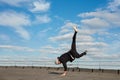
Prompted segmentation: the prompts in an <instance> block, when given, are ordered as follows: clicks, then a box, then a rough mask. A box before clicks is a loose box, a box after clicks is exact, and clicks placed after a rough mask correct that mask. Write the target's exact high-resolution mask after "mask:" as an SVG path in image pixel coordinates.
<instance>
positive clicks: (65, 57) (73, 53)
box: [55, 26, 87, 76]
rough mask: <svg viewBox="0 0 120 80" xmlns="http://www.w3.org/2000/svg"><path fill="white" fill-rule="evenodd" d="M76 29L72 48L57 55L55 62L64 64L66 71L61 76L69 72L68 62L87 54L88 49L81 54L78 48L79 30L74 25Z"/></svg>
mask: <svg viewBox="0 0 120 80" xmlns="http://www.w3.org/2000/svg"><path fill="white" fill-rule="evenodd" d="M73 29H74V31H75V32H74V35H73V40H72V45H71V49H70V50H69V51H68V52H66V53H64V54H62V55H61V56H60V57H57V59H56V61H55V64H61V63H62V64H63V67H64V73H63V74H62V75H61V76H65V75H66V74H67V62H68V61H70V62H73V61H74V60H75V58H80V57H82V56H83V55H86V53H87V51H85V52H83V53H81V54H79V53H78V52H77V50H76V34H77V32H78V30H77V27H76V26H73Z"/></svg>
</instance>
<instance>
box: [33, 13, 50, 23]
mask: <svg viewBox="0 0 120 80" xmlns="http://www.w3.org/2000/svg"><path fill="white" fill-rule="evenodd" d="M50 21H51V18H50V17H48V16H47V15H41V16H36V19H35V21H34V22H33V23H34V24H42V23H49V22H50Z"/></svg>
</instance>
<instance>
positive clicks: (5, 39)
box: [0, 34, 10, 41]
mask: <svg viewBox="0 0 120 80" xmlns="http://www.w3.org/2000/svg"><path fill="white" fill-rule="evenodd" d="M0 40H4V41H10V37H9V36H8V35H6V34H0Z"/></svg>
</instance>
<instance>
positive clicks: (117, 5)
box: [107, 0, 120, 11]
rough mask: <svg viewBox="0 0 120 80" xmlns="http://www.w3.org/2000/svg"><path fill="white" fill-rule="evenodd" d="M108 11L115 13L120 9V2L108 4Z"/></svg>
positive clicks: (114, 0)
mask: <svg viewBox="0 0 120 80" xmlns="http://www.w3.org/2000/svg"><path fill="white" fill-rule="evenodd" d="M107 8H108V9H110V10H112V11H117V10H119V8H120V0H113V1H112V2H110V3H109V5H108V7H107Z"/></svg>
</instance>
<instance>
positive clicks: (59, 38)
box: [49, 33, 72, 41]
mask: <svg viewBox="0 0 120 80" xmlns="http://www.w3.org/2000/svg"><path fill="white" fill-rule="evenodd" d="M71 36H72V33H70V34H65V35H58V36H55V37H50V38H49V39H50V40H51V41H63V40H68V39H70V37H71Z"/></svg>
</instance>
